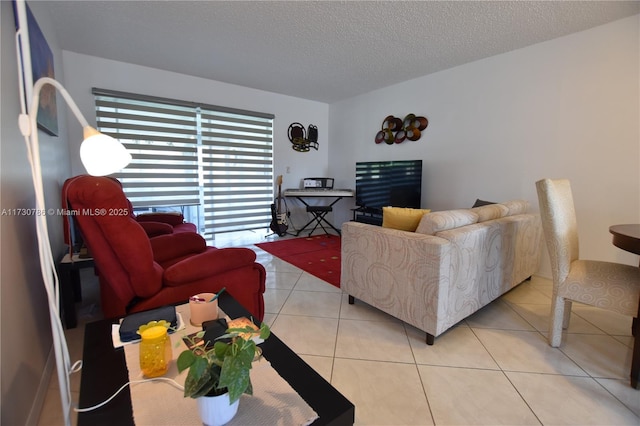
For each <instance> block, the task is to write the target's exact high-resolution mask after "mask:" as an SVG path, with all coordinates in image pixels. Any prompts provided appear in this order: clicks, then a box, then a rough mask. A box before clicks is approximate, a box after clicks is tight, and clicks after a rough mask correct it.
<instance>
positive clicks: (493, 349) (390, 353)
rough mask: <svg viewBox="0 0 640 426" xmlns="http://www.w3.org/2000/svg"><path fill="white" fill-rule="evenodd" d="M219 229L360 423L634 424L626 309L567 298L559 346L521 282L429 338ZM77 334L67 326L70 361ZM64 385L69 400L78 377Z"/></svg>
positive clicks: (53, 405) (537, 282)
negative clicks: (262, 277) (248, 256)
mask: <svg viewBox="0 0 640 426" xmlns="http://www.w3.org/2000/svg"><path fill="white" fill-rule="evenodd" d="M225 237H226V238H224V239H222V238H217V239H216V241H215V245H216V246H218V247H228V246H245V247H250V248H252V249H253V250H255V251H256V253H257V256H258V261H259V262H260V263H262V264H263V265H264V266H265V268H266V269H267V283H266V286H267V290H266V292H265V296H264V297H265V305H266V312H267V313H266V316H265V321H266V322H267V323H268V324H270V325H271V327H272V329H273V331H274V333H276V334H277V335H278V336H279V337H280V338H281V339H282V340H283V341H284V342H286V343H287V344H288V345H289V346H290V347H291V348H292V349H293V350H294V351H295V352H296V353H298V354H299V355H300V356H301V357H302V358H303V359H304V360H305V361H306V362H307V363H308V364H309V365H311V366H312V367H313V368H314V369H315V370H316V371H318V372H319V373H320V374H321V375H322V376H323V377H325V378H326V379H327V380H328V381H330V382H331V383H332V384H333V385H334V386H335V387H336V388H337V389H338V390H339V391H340V392H342V393H343V394H344V395H345V396H346V397H347V398H349V399H350V400H351V401H352V402H353V403H354V404H355V406H356V424H358V425H431V424H436V425H471V424H474V425H480V424H483V425H496V424H508V425H530V424H545V425H565V424H579V425H587V424H592V425H618V424H621V425H622V424H627V425H639V424H640V391H637V390H633V389H631V387H630V386H629V381H628V377H629V370H630V364H631V350H632V343H633V339H632V337H631V334H630V331H631V318H628V317H622V316H619V315H616V314H613V313H610V312H607V311H603V310H599V309H596V308H591V307H588V306H583V305H578V304H574V308H573V315H572V320H571V325H570V327H569V329H568V331H567V333H566V334H565V337H564V339H563V343H562V346H561V347H560V348H551V347H550V346H549V345H548V344H547V340H546V334H547V324H548V315H549V311H550V303H551V299H550V296H551V282H550V281H549V280H547V279H544V278H540V277H533V279H532V280H531V281H526V282H524V283H523V284H521V285H519V286H518V287H516V288H515V289H514V290H512V291H511V292H509V293H507V294H505V295H504V296H502V297H501V298H500V299H499V300H497V301H495V302H494V303H492V304H490V305H488V306H486V307H485V308H483V309H481V310H480V311H478V312H477V313H475V314H474V315H472V316H471V317H469V318H467V319H466V320H465V321H462V322H461V323H460V324H458V325H457V326H455V327H454V328H452V329H450V330H449V331H448V332H446V333H445V334H443V335H441V336H439V337H438V338H436V341H435V344H434V345H433V346H427V345H426V344H425V342H424V338H425V336H424V333H423V332H421V331H420V330H417V329H415V328H414V327H412V326H410V325H407V324H404V323H403V322H401V321H399V320H397V319H395V318H393V317H391V316H389V315H387V314H385V313H383V312H381V311H379V310H377V309H375V308H372V307H370V306H368V305H366V304H364V303H362V302H359V301H356V303H355V304H354V305H349V304H348V301H347V295H346V294H343V293H342V292H341V291H340V290H339V289H337V288H335V287H333V286H331V285H329V284H327V283H326V282H324V281H321V280H319V279H317V278H315V277H313V276H311V275H309V274H307V273H305V272H303V271H301V270H300V269H298V268H296V267H294V266H292V265H290V264H288V263H286V262H283V261H282V260H280V259H278V258H275V257H273V256H271V255H270V254H268V253H266V252H264V251H263V250H260V249H258V248H257V247H256V246H254V245H253V244H254V243H257V242H261V241H265V234H264V233H262V234H261V233H249V234H244V235H243V236H237V235H227V236H225ZM276 238H277V237H276ZM268 239H273V237H269V238H268ZM91 279H92V277H91V276H89V277H87V276H86V275H85V276H83V286H85V285H87V284H85V282H86V281H91ZM89 285H90V284H89ZM93 286H94V287H95V283H93ZM89 292H90V291H87V292H86V293H89ZM80 309H81V318H80V319H81V321H84V322H86V321H88V320H92V319H95V318H97V317H99V315H100V314H99V309H95V308H93V311H92V305H91V304H90V296H86V297H85V302H84V305H83V306H82V307H80ZM82 333H83V328H82V327H81V326H80V327H78V328H76V329H74V330H69V331H68V334H67V339H68V340H69V345H70V347H71V353H72V356H71V358H72V360H75V359H79V358H80V357H81V347H82ZM72 389H73V390H74V397H75V398H77V392H78V391H79V378H74V379H73V380H72ZM59 401H60V399H59V396H58V395H57V380H56V379H55V375H54V377H53V378H52V381H51V384H50V392H49V395H48V397H47V399H46V402H45V407H44V409H43V411H42V414H41V418H40V422H39V424H40V425H58V424H60V423H61V421H60V418H61V416H60V402H59ZM74 420H75V419H74Z"/></svg>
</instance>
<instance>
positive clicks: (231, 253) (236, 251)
mask: <svg viewBox="0 0 640 426" xmlns="http://www.w3.org/2000/svg"><path fill="white" fill-rule="evenodd" d="M255 260H256V254H255V252H254V251H253V250H251V249H248V248H244V247H229V248H224V249H219V250H208V251H206V252H204V253H201V254H198V255H196V256H191V257H189V258H187V259H184V260H181V261H180V262H178V263H176V264H175V265H172V266H170V267H168V268H167V269H165V271H164V283H165V285H168V286H179V285H182V284H185V283H189V282H191V281H196V280H199V279H202V278H205V277H210V276H212V275H216V274H220V273H222V272H226V271H230V270H233V269H237V268H241V267H244V266H248V265H251V264H253V263H254V262H255Z"/></svg>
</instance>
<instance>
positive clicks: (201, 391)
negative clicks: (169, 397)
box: [183, 352, 219, 398]
mask: <svg viewBox="0 0 640 426" xmlns="http://www.w3.org/2000/svg"><path fill="white" fill-rule="evenodd" d="M183 353H184V352H183ZM213 367H217V366H213ZM217 368H218V369H219V367H217ZM218 371H219V370H218ZM216 376H217V375H216V374H215V368H212V366H210V365H209V362H207V359H206V358H200V357H195V360H194V361H193V363H192V364H191V366H190V367H189V374H187V378H186V380H185V381H184V396H185V397H188V396H190V397H191V398H198V397H200V396H204V395H206V394H207V393H209V392H210V391H211V389H213V388H214V386H215V385H216V382H217V377H216Z"/></svg>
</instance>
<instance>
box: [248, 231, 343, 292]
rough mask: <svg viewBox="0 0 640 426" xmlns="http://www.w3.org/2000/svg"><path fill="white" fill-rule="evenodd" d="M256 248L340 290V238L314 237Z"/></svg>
mask: <svg viewBox="0 0 640 426" xmlns="http://www.w3.org/2000/svg"><path fill="white" fill-rule="evenodd" d="M256 246H258V247H260V248H261V249H262V250H264V251H266V252H269V253H271V254H272V255H274V256H275V257H278V258H280V259H282V260H284V261H285V262H288V263H291V264H292V265H294V266H297V267H298V268H300V269H302V270H303V271H305V272H308V273H310V274H311V275H314V276H316V277H318V278H320V279H321V280H324V281H326V282H328V283H329V284H331V285H334V286H336V287H338V288H340V237H338V236H335V235H314V236H311V237H303V238H291V239H288V240H281V241H273V242H269V243H260V244H256Z"/></svg>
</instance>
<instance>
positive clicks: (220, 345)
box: [177, 324, 271, 403]
mask: <svg viewBox="0 0 640 426" xmlns="http://www.w3.org/2000/svg"><path fill="white" fill-rule="evenodd" d="M234 330H235V332H233V331H234ZM227 332H228V335H225V336H221V337H226V336H228V337H229V340H230V341H221V340H217V341H216V342H215V343H214V344H213V348H208V349H207V348H202V347H199V348H198V349H193V350H185V351H183V352H182V353H181V354H180V356H179V357H178V360H177V366H178V371H179V372H182V371H184V370H186V369H188V370H189V373H188V374H187V378H186V379H185V382H184V396H185V397H191V398H198V397H200V396H205V395H207V394H209V395H211V394H212V393H215V394H221V393H222V392H223V391H224V390H225V389H226V390H228V392H229V399H230V401H231V403H233V402H235V401H237V400H238V399H239V398H240V396H241V395H242V394H243V393H247V394H249V395H252V394H253V386H252V384H251V378H250V377H249V373H250V370H251V366H252V365H251V364H252V362H253V360H254V358H255V354H256V343H255V342H254V341H253V340H252V339H249V340H244V339H243V338H242V337H240V336H238V333H240V332H243V333H244V332H246V333H249V334H253V335H256V334H258V333H259V334H260V338H261V339H263V340H265V339H267V338H268V337H269V335H270V333H271V332H270V330H269V327H268V326H267V325H266V324H262V326H261V327H260V331H259V332H258V331H257V330H255V329H251V328H250V327H247V328H242V329H228V330H227Z"/></svg>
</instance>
